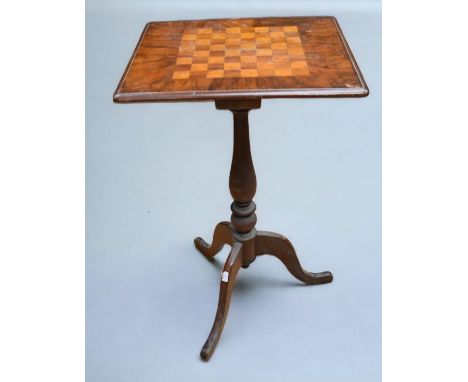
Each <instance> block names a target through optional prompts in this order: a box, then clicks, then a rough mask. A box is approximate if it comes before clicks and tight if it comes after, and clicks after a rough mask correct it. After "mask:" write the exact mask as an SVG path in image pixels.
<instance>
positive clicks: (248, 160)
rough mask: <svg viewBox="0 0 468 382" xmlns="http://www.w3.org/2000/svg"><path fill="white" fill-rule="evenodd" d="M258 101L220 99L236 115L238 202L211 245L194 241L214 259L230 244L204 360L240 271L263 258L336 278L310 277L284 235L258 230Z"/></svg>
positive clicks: (303, 276)
mask: <svg viewBox="0 0 468 382" xmlns="http://www.w3.org/2000/svg"><path fill="white" fill-rule="evenodd" d="M260 105H261V101H260V100H250V101H216V108H217V109H220V110H230V111H231V112H232V113H233V116H234V147H233V155H232V163H231V172H230V175H229V190H230V191H231V195H232V198H233V199H234V201H233V202H232V204H231V211H232V214H231V222H221V223H219V224H218V225H217V226H216V228H215V232H214V235H213V241H212V244H211V245H209V244H207V243H206V242H205V241H204V240H203V239H202V238H200V237H197V238H196V239H195V246H196V247H197V249H198V250H199V251H200V252H201V253H203V254H204V255H205V256H209V257H211V256H215V255H216V254H217V253H218V252H219V251H221V249H222V248H223V246H224V245H225V244H229V245H231V246H232V249H231V252H230V254H229V256H228V259H227V261H226V263H225V265H224V268H223V273H222V275H221V284H220V293H219V302H218V310H217V312H216V317H215V321H214V324H213V328H212V329H211V332H210V335H209V336H208V339H207V340H206V342H205V345H204V346H203V348H202V350H201V354H200V355H201V357H202V359H204V360H208V359H209V358H210V357H211V355H212V354H213V352H214V350H215V347H216V344H217V343H218V341H219V338H220V336H221V332H222V330H223V327H224V322H225V321H226V316H227V313H228V310H229V303H230V299H231V294H232V289H233V287H234V283H235V280H236V276H237V273H238V272H239V268H240V267H243V268H247V267H248V266H249V265H250V264H251V263H252V262H253V261H254V260H255V258H256V256H260V255H266V254H268V255H272V256H275V257H277V258H278V259H279V260H281V261H282V262H283V264H284V265H285V266H286V268H287V269H288V270H289V271H290V272H291V274H292V275H293V276H294V277H296V278H297V279H298V280H300V281H302V282H304V283H306V284H310V285H313V284H325V283H329V282H331V281H332V280H333V276H332V274H331V273H330V272H321V273H311V272H307V271H305V270H304V269H302V267H301V265H300V263H299V260H298V258H297V255H296V252H295V251H294V247H293V246H292V244H291V243H290V242H289V240H288V239H286V238H285V237H284V236H281V235H279V234H276V233H273V232H266V231H257V230H256V229H255V224H256V222H257V215H256V214H255V209H256V206H255V203H254V202H253V200H252V199H253V197H254V196H255V191H256V189H257V179H256V175H255V169H254V165H253V161H252V155H251V152H250V139H249V121H248V115H249V111H250V110H252V109H259V108H260Z"/></svg>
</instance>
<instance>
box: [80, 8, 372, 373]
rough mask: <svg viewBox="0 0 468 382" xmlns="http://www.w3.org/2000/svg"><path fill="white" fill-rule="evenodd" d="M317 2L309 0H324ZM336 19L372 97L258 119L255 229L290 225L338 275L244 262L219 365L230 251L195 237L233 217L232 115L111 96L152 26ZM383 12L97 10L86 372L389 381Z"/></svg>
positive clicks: (91, 43)
mask: <svg viewBox="0 0 468 382" xmlns="http://www.w3.org/2000/svg"><path fill="white" fill-rule="evenodd" d="M310 4H313V2H312V3H310ZM327 13H328V14H333V15H335V16H337V18H338V20H339V22H340V24H341V26H342V29H343V32H344V34H345V36H346V37H347V39H348V42H349V44H350V46H351V49H352V50H353V52H354V53H355V57H356V59H357V61H358V63H359V65H360V67H361V69H362V72H363V74H364V77H365V78H366V80H367V82H368V85H369V88H370V90H371V95H370V96H369V97H368V98H366V99H334V100H333V99H320V100H318V99H316V100H310V99H309V100H307V99H303V100H265V101H264V102H263V106H262V108H261V109H260V110H258V111H253V112H252V113H251V117H250V125H251V143H252V151H253V155H254V163H255V166H256V171H257V176H258V191H257V195H256V197H255V201H256V204H257V215H258V224H257V227H258V229H262V230H271V231H276V232H279V233H282V234H284V235H286V236H287V237H288V238H289V239H290V240H291V242H292V243H293V244H294V246H295V248H296V250H297V252H298V254H299V256H300V259H301V261H302V264H303V266H304V267H305V268H306V269H308V270H311V271H317V272H318V271H324V270H330V271H332V272H333V274H334V276H335V280H334V282H333V283H332V284H329V285H322V286H302V285H301V284H300V283H299V282H297V281H296V280H295V279H294V278H293V277H292V276H291V275H290V274H289V273H288V272H287V271H286V269H285V268H284V267H283V265H282V264H281V263H280V262H279V261H277V260H275V259H274V258H272V257H264V258H259V259H258V260H257V261H256V262H255V263H254V264H252V266H251V267H250V268H249V269H247V270H241V272H240V274H239V277H238V283H237V285H236V288H235V291H234V294H233V300H232V304H231V309H230V312H229V317H228V320H227V323H226V326H225V328H224V333H223V336H222V338H221V341H220V343H219V345H218V348H217V350H216V352H215V354H214V356H213V357H212V359H211V361H210V362H209V363H204V362H202V361H201V360H200V359H199V356H198V354H199V351H200V349H201V346H202V345H203V343H204V341H205V339H206V336H207V335H208V333H209V331H210V328H211V324H212V321H213V318H214V314H215V310H216V305H217V299H218V285H219V279H220V272H221V267H222V264H223V262H224V260H225V258H226V255H227V253H228V248H225V249H224V250H223V252H222V253H220V254H219V255H218V257H217V261H216V262H215V263H213V264H212V263H210V262H208V261H207V260H205V259H204V258H203V257H202V256H201V255H200V254H199V253H198V252H197V251H196V250H195V248H194V246H193V241H192V240H193V238H194V237H196V236H199V235H201V236H203V237H205V238H206V239H209V240H211V235H212V230H213V228H214V226H215V224H216V223H217V222H218V221H221V220H226V219H228V218H229V212H230V211H229V204H230V202H231V198H230V194H229V191H228V186H227V177H228V173H229V166H230V159H231V145H232V117H231V115H230V113H229V112H225V111H216V110H215V108H214V105H213V104H211V103H196V104H195V103H174V104H135V105H117V104H113V103H112V93H113V91H114V89H115V87H116V85H117V82H118V80H119V79H120V75H121V74H122V71H123V69H124V68H125V65H126V63H127V60H128V58H129V56H130V54H131V53H132V50H133V47H134V45H135V43H136V41H137V40H138V37H139V35H140V32H141V30H142V28H143V26H144V25H145V23H146V22H147V21H150V20H164V19H187V18H207V17H226V16H228V17H234V16H244V15H245V16H255V15H259V16H260V15H264V16H271V15H275V14H277V15H300V14H303V15H313V14H327ZM380 26H381V24H380V9H379V8H378V7H374V8H370V9H366V8H365V7H361V8H359V9H356V10H353V9H344V10H340V9H339V8H334V9H333V10H332V12H326V9H325V10H324V9H323V8H320V9H318V10H316V9H314V7H313V6H312V5H309V6H307V7H304V8H303V9H298V8H294V9H292V8H291V9H289V8H288V6H287V5H285V7H284V9H280V8H275V9H273V10H272V11H271V12H268V11H266V10H262V9H261V8H259V7H256V8H253V9H252V10H250V11H249V10H248V9H247V8H246V7H244V8H242V7H240V8H235V9H232V10H229V11H224V12H223V11H222V9H221V10H220V9H219V7H218V8H216V9H214V8H213V9H212V10H207V9H198V8H196V7H193V8H192V9H190V10H189V11H188V10H186V9H184V8H183V7H178V8H177V7H174V8H173V9H172V8H170V7H162V6H161V7H159V8H158V6H156V5H155V6H154V7H151V6H142V7H132V6H123V5H119V6H115V7H111V6H110V5H108V4H107V3H100V4H98V5H96V4H88V8H87V15H86V27H87V37H86V40H87V56H86V64H87V69H86V71H87V73H86V86H87V89H86V95H87V100H86V107H87V110H86V119H87V125H86V142H87V143H86V198H87V199H86V213H87V216H86V223H87V224H86V249H87V253H86V297H87V299H86V363H87V365H86V367H87V371H86V374H87V381H88V382H124V381H125V382H149V381H204V382H210V381H217V382H220V381H223V382H230V381H243V382H250V381H256V382H259V381H260V382H261V381H270V382H276V381H278V382H280V381H281V382H282V381H321V382H332V381H336V382H351V381H353V382H354V381H355V382H376V381H379V380H380V373H381V248H380V246H381V173H380V171H381V170H380V169H381V159H380V158H381V144H380V141H381V130H380V129H381V122H380V118H381V97H380V94H381V83H380V77H381V73H380V70H381V69H380V68H381V56H380V41H381V33H380Z"/></svg>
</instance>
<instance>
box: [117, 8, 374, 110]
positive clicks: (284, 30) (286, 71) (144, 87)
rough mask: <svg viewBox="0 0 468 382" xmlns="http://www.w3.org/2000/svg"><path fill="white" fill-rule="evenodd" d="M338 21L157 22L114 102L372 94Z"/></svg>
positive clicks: (132, 61)
mask: <svg viewBox="0 0 468 382" xmlns="http://www.w3.org/2000/svg"><path fill="white" fill-rule="evenodd" d="M368 94H369V91H368V88H367V85H366V83H365V81H364V79H363V77H362V74H361V72H360V70H359V68H358V66H357V64H356V61H355V60H354V57H353V55H352V53H351V51H350V49H349V47H348V44H347V43H346V40H345V38H344V36H343V34H342V32H341V29H340V27H339V25H338V22H337V21H336V19H335V18H334V17H268V18H245V19H217V20H194V21H168V22H151V23H148V24H147V25H146V27H145V29H144V30H143V33H142V35H141V37H140V41H139V42H138V45H137V47H136V48H135V51H134V53H133V56H132V57H131V59H130V62H129V64H128V66H127V68H126V70H125V73H124V75H123V76H122V79H121V81H120V83H119V85H118V87H117V90H116V91H115V94H114V101H115V102H156V101H202V100H220V99H223V100H228V99H260V98H278V97H281V98H282V97H365V96H367V95H368Z"/></svg>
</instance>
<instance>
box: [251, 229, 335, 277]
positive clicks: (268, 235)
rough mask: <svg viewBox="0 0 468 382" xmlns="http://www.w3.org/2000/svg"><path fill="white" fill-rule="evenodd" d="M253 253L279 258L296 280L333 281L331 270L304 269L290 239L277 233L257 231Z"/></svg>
mask: <svg viewBox="0 0 468 382" xmlns="http://www.w3.org/2000/svg"><path fill="white" fill-rule="evenodd" d="M255 254H256V255H257V256H261V255H272V256H275V257H276V258H278V259H279V260H281V262H282V263H283V264H284V265H285V266H286V268H287V269H288V271H289V272H290V273H291V274H292V275H293V276H294V277H295V278H296V279H298V280H300V281H302V282H303V283H305V284H308V285H317V284H327V283H331V282H332V281H333V275H332V274H331V272H319V273H312V272H307V271H305V270H304V269H303V268H302V266H301V264H300V262H299V259H298V257H297V255H296V251H295V250H294V247H293V245H292V244H291V243H290V241H289V240H288V239H287V238H286V237H284V236H282V235H280V234H277V233H274V232H267V231H258V232H257V236H256V238H255Z"/></svg>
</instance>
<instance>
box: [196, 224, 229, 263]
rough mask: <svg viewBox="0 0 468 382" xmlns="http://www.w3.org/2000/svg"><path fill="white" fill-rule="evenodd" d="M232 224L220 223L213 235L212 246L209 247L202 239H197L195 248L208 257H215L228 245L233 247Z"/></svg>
mask: <svg viewBox="0 0 468 382" xmlns="http://www.w3.org/2000/svg"><path fill="white" fill-rule="evenodd" d="M232 232H233V231H232V224H231V223H229V222H221V223H219V224H218V225H217V226H216V228H215V231H214V233H213V241H212V244H211V245H209V244H208V243H207V242H206V241H205V240H203V239H202V238H201V237H197V238H195V240H194V241H193V242H194V244H195V247H196V248H197V249H198V250H199V251H200V252H201V253H202V254H203V255H205V256H206V257H213V256H215V255H216V254H218V253H219V252H220V251H221V250H222V249H223V247H224V246H225V245H226V244H229V245H230V246H231V247H232V244H233V242H234V237H233V233H232Z"/></svg>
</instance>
